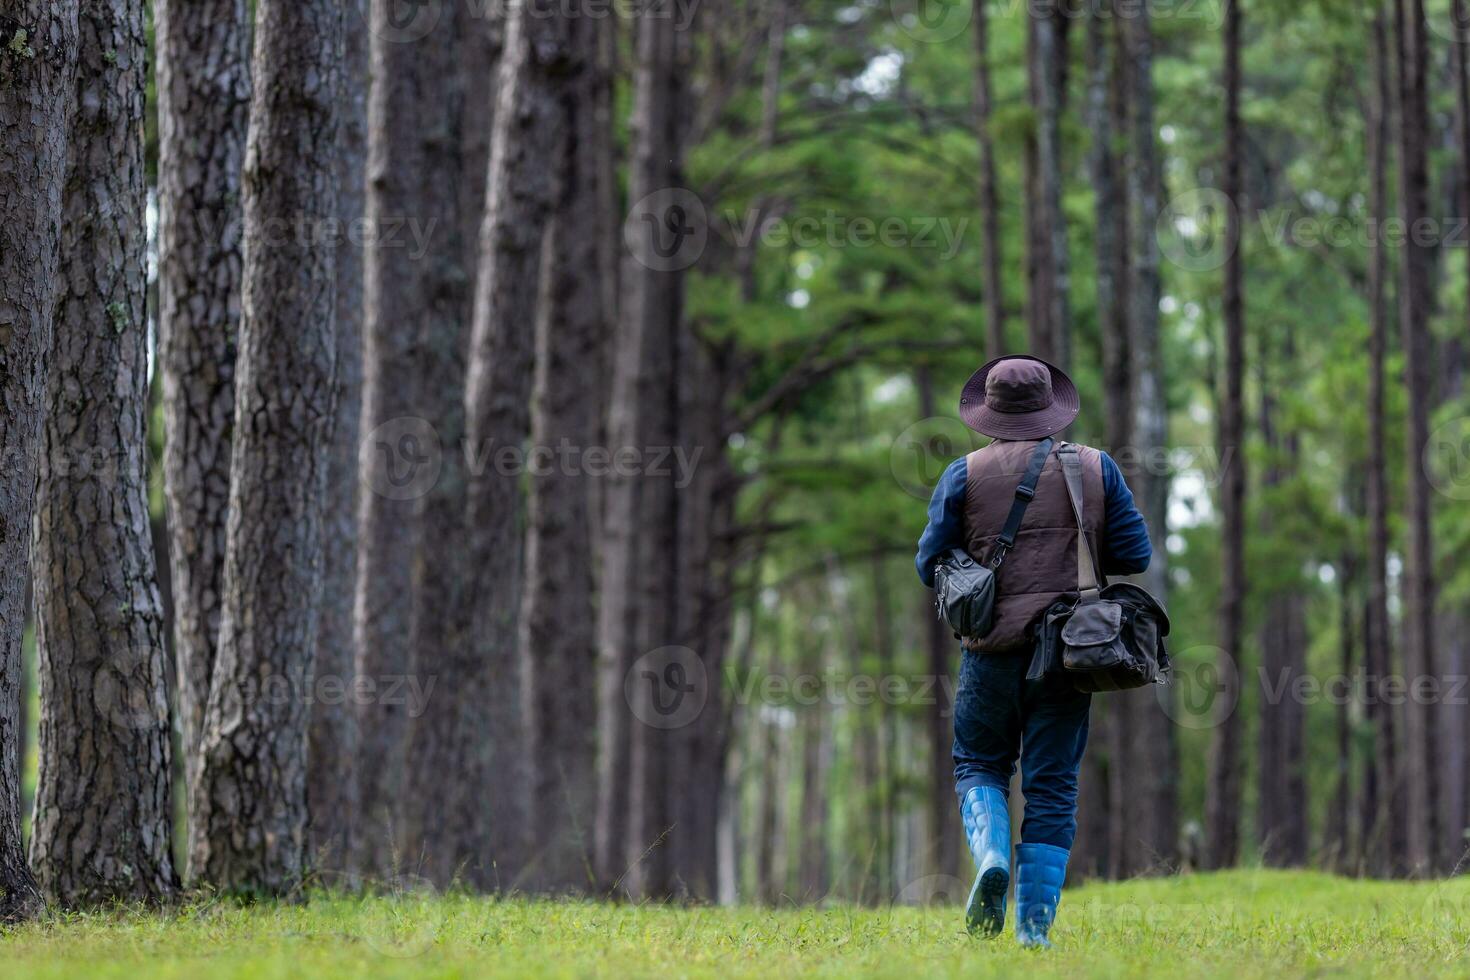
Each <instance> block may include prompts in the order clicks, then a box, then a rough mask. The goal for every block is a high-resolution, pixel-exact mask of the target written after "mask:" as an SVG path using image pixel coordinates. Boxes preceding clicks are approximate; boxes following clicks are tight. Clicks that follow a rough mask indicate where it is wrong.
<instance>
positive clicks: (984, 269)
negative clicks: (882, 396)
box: [926, 0, 1007, 417]
mask: <svg viewBox="0 0 1470 980" xmlns="http://www.w3.org/2000/svg"><path fill="white" fill-rule="evenodd" d="M985 7H986V5H985V2H984V0H976V2H975V7H974V14H973V16H974V20H975V28H974V29H975V81H974V92H973V96H972V105H973V109H974V113H975V138H976V141H977V142H978V144H979V148H980V187H979V190H980V221H981V242H982V245H983V247H984V258H983V259H982V260H981V263H982V264H981V276H982V279H981V283H982V286H983V288H984V290H985V331H986V333H985V337H986V356H987V357H1000V356H1001V355H1002V354H1004V353H1005V352H1006V350H1007V347H1006V323H1005V315H1006V310H1005V295H1004V286H1003V285H1002V280H1001V271H1000V270H1001V252H1000V200H999V195H998V194H997V192H996V180H995V141H994V139H993V138H992V137H991V133H990V112H991V101H992V100H991V92H990V16H989V14H988V13H987V12H986V9H985ZM926 417H927V416H926Z"/></svg>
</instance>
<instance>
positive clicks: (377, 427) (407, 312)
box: [349, 0, 458, 878]
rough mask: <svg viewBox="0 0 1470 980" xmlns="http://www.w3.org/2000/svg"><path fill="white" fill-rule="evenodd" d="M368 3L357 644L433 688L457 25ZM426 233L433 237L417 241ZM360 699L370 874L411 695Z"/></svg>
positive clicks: (398, 678) (399, 681)
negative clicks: (427, 589) (433, 297)
mask: <svg viewBox="0 0 1470 980" xmlns="http://www.w3.org/2000/svg"><path fill="white" fill-rule="evenodd" d="M368 2H369V6H370V10H369V17H370V18H371V30H370V31H369V33H370V34H371V40H370V42H369V43H370V49H369V77H370V78H371V86H370V89H369V93H368V110H367V111H368V130H367V143H368V150H367V152H368V160H367V202H366V214H367V221H366V227H367V228H368V229H369V232H370V235H369V237H368V239H367V240H366V242H365V243H364V245H365V247H364V252H363V264H364V268H363V273H364V276H363V323H362V330H363V382H362V384H363V387H362V408H361V418H360V420H359V424H360V426H361V433H362V434H361V441H360V447H359V457H358V466H359V485H360V487H361V493H360V498H359V503H358V557H357V580H356V588H355V591H354V606H353V646H354V650H355V653H356V657H357V664H356V674H357V680H358V683H360V684H362V685H364V688H365V689H366V690H369V691H373V692H378V693H381V692H384V691H387V690H389V689H391V688H393V687H399V686H402V685H404V683H405V681H407V680H409V679H411V680H413V681H414V682H415V683H417V684H419V685H420V686H421V687H422V685H425V684H427V679H425V678H419V677H413V676H412V666H413V658H412V653H411V647H410V635H409V631H410V628H411V625H410V620H411V609H412V597H413V566H414V556H415V546H416V542H417V540H418V527H419V522H418V511H419V506H420V504H419V500H420V498H421V497H422V496H423V495H424V494H426V493H428V492H429V491H430V490H431V489H432V487H433V483H434V482H435V480H436V479H437V476H438V467H440V466H443V465H444V461H445V458H446V457H449V456H453V455H454V454H455V453H456V452H457V451H458V447H456V446H455V445H453V444H452V443H450V444H447V443H446V442H445V441H444V439H442V438H441V437H440V434H439V433H438V432H437V430H436V429H435V427H434V420H433V419H427V418H425V417H424V415H425V411H424V405H423V390H422V389H423V384H424V380H425V379H424V375H425V371H424V364H423V358H424V352H423V350H422V333H421V332H420V330H418V329H417V325H418V324H419V323H420V320H421V319H422V318H423V317H424V312H425V310H426V308H427V307H428V303H429V301H428V298H427V296H426V295H425V279H426V273H425V266H426V264H427V263H428V262H429V261H430V259H429V255H428V252H427V251H426V249H427V248H430V247H432V246H433V245H434V244H435V242H436V241H437V240H438V237H439V236H441V235H443V234H444V233H445V230H444V229H442V228H437V227H431V226H430V225H429V224H428V223H427V220H426V218H427V217H429V216H427V215H426V214H425V209H426V206H427V205H426V201H425V195H426V193H427V190H426V184H427V183H428V181H427V180H425V176H426V175H427V174H428V170H427V169H426V167H427V161H426V158H425V157H426V154H425V147H426V144H427V142H428V141H427V140H426V139H425V136H424V134H423V132H422V131H421V130H420V129H419V126H418V117H419V114H420V113H422V112H425V111H432V109H431V108H430V107H427V106H426V105H425V101H424V100H422V99H421V95H420V93H421V92H423V91H424V90H425V89H428V90H429V95H428V96H427V101H429V102H432V101H433V95H434V92H433V88H432V86H433V85H434V83H435V81H442V78H431V77H429V72H430V71H431V69H432V62H433V59H432V58H431V57H426V56H425V50H427V49H429V48H431V47H433V46H435V45H441V44H445V43H447V37H448V36H449V35H450V34H452V33H453V32H452V31H449V30H446V29H445V28H444V27H443V26H442V25H440V26H438V27H436V30H435V31H433V32H431V33H430V34H429V35H428V36H427V37H423V38H419V39H417V40H416V41H415V42H413V43H406V41H405V38H404V37H403V36H400V35H399V34H398V33H397V32H396V31H395V29H394V27H393V24H394V23H395V21H394V17H395V14H396V12H397V10H398V8H397V7H395V5H394V2H393V0H368ZM456 6H457V5H456ZM349 26H350V25H349ZM436 179H437V178H436ZM413 236H424V237H422V239H421V241H420V244H419V245H418V246H417V247H414V246H413V245H412V242H413V241H414V238H413ZM450 465H451V466H452V465H453V464H452V462H451V464H450ZM369 685H370V686H369ZM442 707H443V706H442V705H441V706H440V708H442ZM355 708H356V712H357V724H358V732H359V742H358V751H359V756H358V767H359V768H358V774H359V775H358V790H359V794H360V798H361V803H360V806H361V809H360V811H359V819H358V825H357V827H356V828H355V833H354V835H353V841H352V846H353V864H354V867H355V869H356V870H357V871H359V872H360V873H362V874H365V875H369V876H372V877H377V878H382V877H385V876H388V875H391V874H393V873H394V872H396V871H397V870H398V868H396V867H395V866H394V865H395V854H399V853H402V845H403V840H404V838H403V834H402V826H401V820H402V806H403V803H404V789H405V779H406V775H405V772H406V769H407V763H406V753H407V750H408V730H409V717H408V711H409V705H408V703H407V701H406V699H404V698H394V697H387V696H383V697H377V696H369V697H366V698H359V699H358V700H357V703H356V704H355ZM415 857H416V856H415Z"/></svg>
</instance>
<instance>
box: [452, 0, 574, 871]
mask: <svg viewBox="0 0 1470 980" xmlns="http://www.w3.org/2000/svg"><path fill="white" fill-rule="evenodd" d="M528 8H529V5H519V6H516V7H514V8H513V9H512V12H511V15H510V21H509V23H508V25H507V28H506V36H505V51H504V53H503V55H502V57H501V63H500V75H499V79H498V82H497V91H496V99H497V101H496V107H495V122H494V128H493V131H492V135H491V139H490V164H489V170H488V176H487V180H486V191H485V193H486V201H485V220H484V223H483V225H482V226H481V228H480V269H479V274H478V280H477V282H476V287H475V304H474V323H473V330H472V333H471V338H470V351H469V373H468V377H467V380H466V385H465V416H466V419H467V435H468V445H469V447H470V449H471V451H472V452H473V453H474V454H475V455H476V456H477V457H480V458H481V460H482V462H483V463H484V466H483V469H482V470H481V471H480V472H474V473H472V474H471V477H470V482H469V497H468V507H467V515H468V521H469V526H470V527H473V528H475V532H476V533H475V536H474V538H473V540H472V549H473V554H472V556H471V568H472V575H473V579H472V582H471V592H470V595H471V601H472V603H473V605H474V608H475V610H476V614H475V624H474V637H475V640H474V643H475V646H474V649H473V650H470V651H467V653H468V655H470V656H471V657H472V658H473V661H472V666H473V669H474V674H473V679H472V680H471V681H469V684H470V687H469V692H470V695H471V696H472V697H473V698H474V702H473V707H474V708H475V709H476V710H477V711H478V712H479V715H478V719H477V721H476V724H475V730H476V731H478V732H479V733H480V739H481V744H482V745H484V746H485V751H484V752H482V753H481V754H480V755H479V756H477V757H476V758H474V759H473V760H472V763H471V764H472V766H473V767H475V768H474V769H473V773H472V774H471V775H467V776H466V779H467V780H468V782H469V783H470V785H472V786H473V785H486V784H487V783H488V782H490V781H491V780H496V781H500V782H502V783H504V782H506V781H509V782H510V784H511V785H510V786H509V787H502V790H501V791H499V792H496V793H494V794H492V795H491V796H490V797H489V799H488V800H487V801H484V806H483V808H482V809H483V811H484V813H483V816H482V819H483V820H485V821H486V824H485V826H486V828H487V834H486V837H485V842H484V845H483V847H482V849H481V851H480V857H481V860H483V861H485V862H486V863H485V865H484V866H483V867H481V868H480V869H479V870H478V872H477V874H478V875H479V876H480V877H481V878H482V879H483V880H484V881H485V882H486V883H492V882H499V883H502V884H506V885H508V884H510V883H511V880H513V875H514V872H515V870H516V864H515V862H516V861H517V859H518V856H519V855H520V854H521V853H522V852H523V848H524V844H525V840H524V837H525V818H526V811H525V805H524V792H525V786H526V781H527V779H528V778H529V776H530V765H531V763H530V760H528V759H527V758H526V755H525V747H524V743H523V739H522V736H523V727H522V726H523V724H524V721H523V717H522V711H521V704H520V697H521V679H520V671H519V666H518V660H517V651H516V645H517V638H518V627H517V617H518V613H519V609H520V582H521V545H522V528H523V515H522V509H523V502H522V493H521V475H520V474H519V473H518V472H516V471H515V468H514V467H506V466H504V465H502V464H500V463H497V459H503V455H504V454H505V453H506V451H507V450H510V451H511V452H512V453H515V452H516V451H518V450H520V449H521V448H522V446H523V443H524V442H525V441H526V437H527V430H528V427H529V424H530V419H529V414H530V413H529V410H528V404H529V400H530V393H531V376H532V354H533V349H534V343H535V338H534V333H535V324H536V315H537V306H538V303H537V300H538V298H539V297H538V292H539V289H540V273H541V268H542V264H543V262H542V259H543V249H544V247H545V239H546V231H547V227H548V225H549V224H550V221H551V216H552V213H553V208H554V205H555V204H556V195H557V191H558V178H557V168H556V167H554V166H548V165H547V161H548V160H556V159H559V154H560V153H561V152H562V149H563V144H564V141H565V139H566V138H567V121H566V101H565V100H566V99H567V98H568V94H569V92H570V91H571V90H572V88H573V81H574V79H575V77H576V74H577V71H578V69H579V67H580V65H579V62H578V59H577V55H576V52H575V50H574V49H573V47H572V45H571V44H570V38H571V32H572V29H573V24H574V22H575V21H577V20H578V18H577V17H575V16H570V15H568V14H567V13H565V12H559V13H558V12H550V11H546V10H541V11H538V12H537V14H536V15H535V16H531V15H530V13H528Z"/></svg>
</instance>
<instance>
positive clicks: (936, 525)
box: [914, 453, 1153, 588]
mask: <svg viewBox="0 0 1470 980" xmlns="http://www.w3.org/2000/svg"><path fill="white" fill-rule="evenodd" d="M1101 455H1102V476H1103V496H1104V499H1105V504H1106V513H1105V522H1106V523H1105V526H1104V527H1103V534H1102V542H1101V543H1102V555H1101V558H1102V570H1103V574H1104V575H1137V574H1138V573H1139V572H1142V571H1144V570H1145V569H1147V568H1148V563H1149V560H1150V559H1151V558H1152V557H1153V545H1152V544H1151V543H1150V542H1149V539H1148V527H1147V525H1145V524H1144V522H1143V515H1142V514H1140V513H1139V512H1138V508H1137V507H1136V506H1134V504H1133V491H1132V490H1129V489H1128V484H1127V482H1126V481H1124V479H1123V471H1122V470H1120V469H1118V464H1117V463H1115V462H1113V458H1112V457H1111V456H1109V455H1108V454H1107V453H1102V454H1101ZM966 476H967V471H966V464H965V457H963V456H961V457H960V458H959V459H957V460H955V461H954V462H953V463H950V464H949V466H948V468H946V469H945V471H944V475H943V476H941V477H940V478H939V484H938V486H936V487H935V488H934V496H933V497H931V498H930V500H929V526H928V527H926V528H924V533H923V535H922V536H921V537H920V538H919V554H918V556H917V557H916V558H915V559H914V564H915V566H917V568H918V570H919V578H921V579H923V581H924V584H925V585H927V586H929V587H931V588H932V587H933V586H934V563H935V562H936V561H937V560H938V559H939V556H940V555H942V554H944V553H945V552H946V551H948V550H949V549H951V548H963V547H965V480H966ZM997 530H999V529H998V528H997Z"/></svg>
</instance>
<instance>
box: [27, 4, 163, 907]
mask: <svg viewBox="0 0 1470 980" xmlns="http://www.w3.org/2000/svg"><path fill="white" fill-rule="evenodd" d="M79 37H80V44H79V49H80V61H79V67H78V70H77V77H76V85H77V96H76V103H75V105H76V108H75V118H74V119H73V122H72V126H71V129H70V140H69V145H68V157H69V162H68V170H67V178H66V186H65V189H64V195H63V204H62V207H63V212H62V224H61V229H62V251H61V275H60V284H59V287H58V296H57V302H56V319H55V324H56V326H55V342H54V344H53V346H52V349H51V380H50V385H49V389H50V390H49V395H48V398H47V409H46V422H45V453H44V454H43V455H42V457H41V466H40V491H39V498H38V501H37V511H36V521H35V536H34V543H33V555H34V560H35V608H36V620H37V632H36V641H37V642H36V648H37V660H38V664H39V671H38V672H39V676H40V682H41V719H40V746H39V753H38V754H39V757H40V773H39V779H38V782H37V788H36V823H35V829H34V832H33V833H32V835H31V866H32V867H33V868H34V870H35V872H36V877H37V879H38V880H39V882H40V884H41V888H42V891H43V892H44V893H45V895H46V896H47V898H48V899H49V900H51V901H53V902H56V903H58V904H60V905H63V906H67V907H72V908H76V907H84V906H91V905H99V904H103V903H106V902H110V901H113V900H120V901H140V902H151V901H159V900H162V899H165V898H167V897H168V896H170V895H171V894H172V893H173V891H174V887H175V876H174V868H173V857H172V855H171V848H172V828H173V802H172V798H171V797H170V795H169V780H170V775H171V774H170V771H169V767H170V764H171V759H170V755H171V752H170V745H169V719H168V695H167V692H166V690H165V686H164V673H165V670H166V663H165V661H166V659H167V655H168V650H167V646H166V644H165V640H164V621H163V606H162V602H161V600H160V599H159V593H158V571H157V568H156V566H155V559H154V555H153V540H152V537H151V533H150V525H149V519H148V476H147V446H148V440H147V436H146V434H145V425H144V419H145V417H146V413H147V407H148V357H147V340H148V329H147V319H146V317H145V315H144V302H145V293H146V288H147V282H146V273H145V270H144V254H143V253H144V249H145V245H146V239H147V229H146V227H145V218H144V211H145V208H146V204H147V202H146V198H145V192H144V173H143V125H144V114H143V104H144V94H145V88H146V84H145V83H146V77H147V71H146V52H147V43H148V42H147V37H146V35H145V33H144V18H143V3H142V0H106V2H98V3H89V4H87V6H86V8H85V10H84V11H83V12H82V14H81V16H80V18H79Z"/></svg>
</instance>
